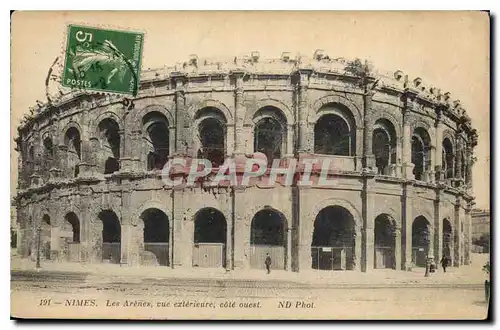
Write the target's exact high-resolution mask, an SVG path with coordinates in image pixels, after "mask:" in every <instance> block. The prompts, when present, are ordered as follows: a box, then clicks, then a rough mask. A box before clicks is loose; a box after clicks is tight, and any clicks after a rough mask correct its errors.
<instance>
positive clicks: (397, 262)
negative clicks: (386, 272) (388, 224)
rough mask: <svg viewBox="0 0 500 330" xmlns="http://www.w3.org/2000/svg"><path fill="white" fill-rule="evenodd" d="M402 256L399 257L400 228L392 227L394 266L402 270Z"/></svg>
mask: <svg viewBox="0 0 500 330" xmlns="http://www.w3.org/2000/svg"><path fill="white" fill-rule="evenodd" d="M401 261H402V257H401V228H400V227H396V228H395V229H394V268H395V269H396V270H402V268H401V266H402V262H401Z"/></svg>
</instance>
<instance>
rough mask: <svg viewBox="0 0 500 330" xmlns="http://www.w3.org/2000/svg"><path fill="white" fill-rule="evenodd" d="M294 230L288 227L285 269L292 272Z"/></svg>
mask: <svg viewBox="0 0 500 330" xmlns="http://www.w3.org/2000/svg"><path fill="white" fill-rule="evenodd" d="M292 230H293V227H288V228H287V230H286V264H285V269H286V270H287V271H289V272H290V271H292Z"/></svg>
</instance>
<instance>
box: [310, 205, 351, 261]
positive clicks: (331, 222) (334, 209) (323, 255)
mask: <svg viewBox="0 0 500 330" xmlns="http://www.w3.org/2000/svg"><path fill="white" fill-rule="evenodd" d="M355 238H356V231H355V222H354V218H353V216H352V214H351V213H350V212H349V211H348V210H347V209H345V208H343V207H340V206H328V207H326V208H324V209H322V210H321V211H320V212H319V213H318V215H317V216H316V220H315V221H314V233H313V239H312V244H311V257H312V268H313V269H321V270H352V269H354V266H355V265H354V260H355V252H354V247H355Z"/></svg>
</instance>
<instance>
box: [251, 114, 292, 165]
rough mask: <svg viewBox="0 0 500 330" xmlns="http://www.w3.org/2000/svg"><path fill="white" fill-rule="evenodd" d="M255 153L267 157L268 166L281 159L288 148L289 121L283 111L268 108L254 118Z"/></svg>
mask: <svg viewBox="0 0 500 330" xmlns="http://www.w3.org/2000/svg"><path fill="white" fill-rule="evenodd" d="M253 120H254V123H255V126H254V144H253V148H254V152H261V153H263V154H264V155H266V157H267V166H268V167H270V166H271V165H272V163H273V160H275V159H280V158H281V157H282V156H283V151H284V150H285V146H286V125H287V121H286V118H285V116H284V115H283V113H282V111H281V110H280V109H278V108H276V107H272V106H268V107H263V108H261V109H259V111H257V112H256V113H255V116H254V119H253Z"/></svg>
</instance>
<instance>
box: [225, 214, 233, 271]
mask: <svg viewBox="0 0 500 330" xmlns="http://www.w3.org/2000/svg"><path fill="white" fill-rule="evenodd" d="M226 223H227V227H226V270H231V269H233V232H234V229H233V221H232V219H231V218H226Z"/></svg>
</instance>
